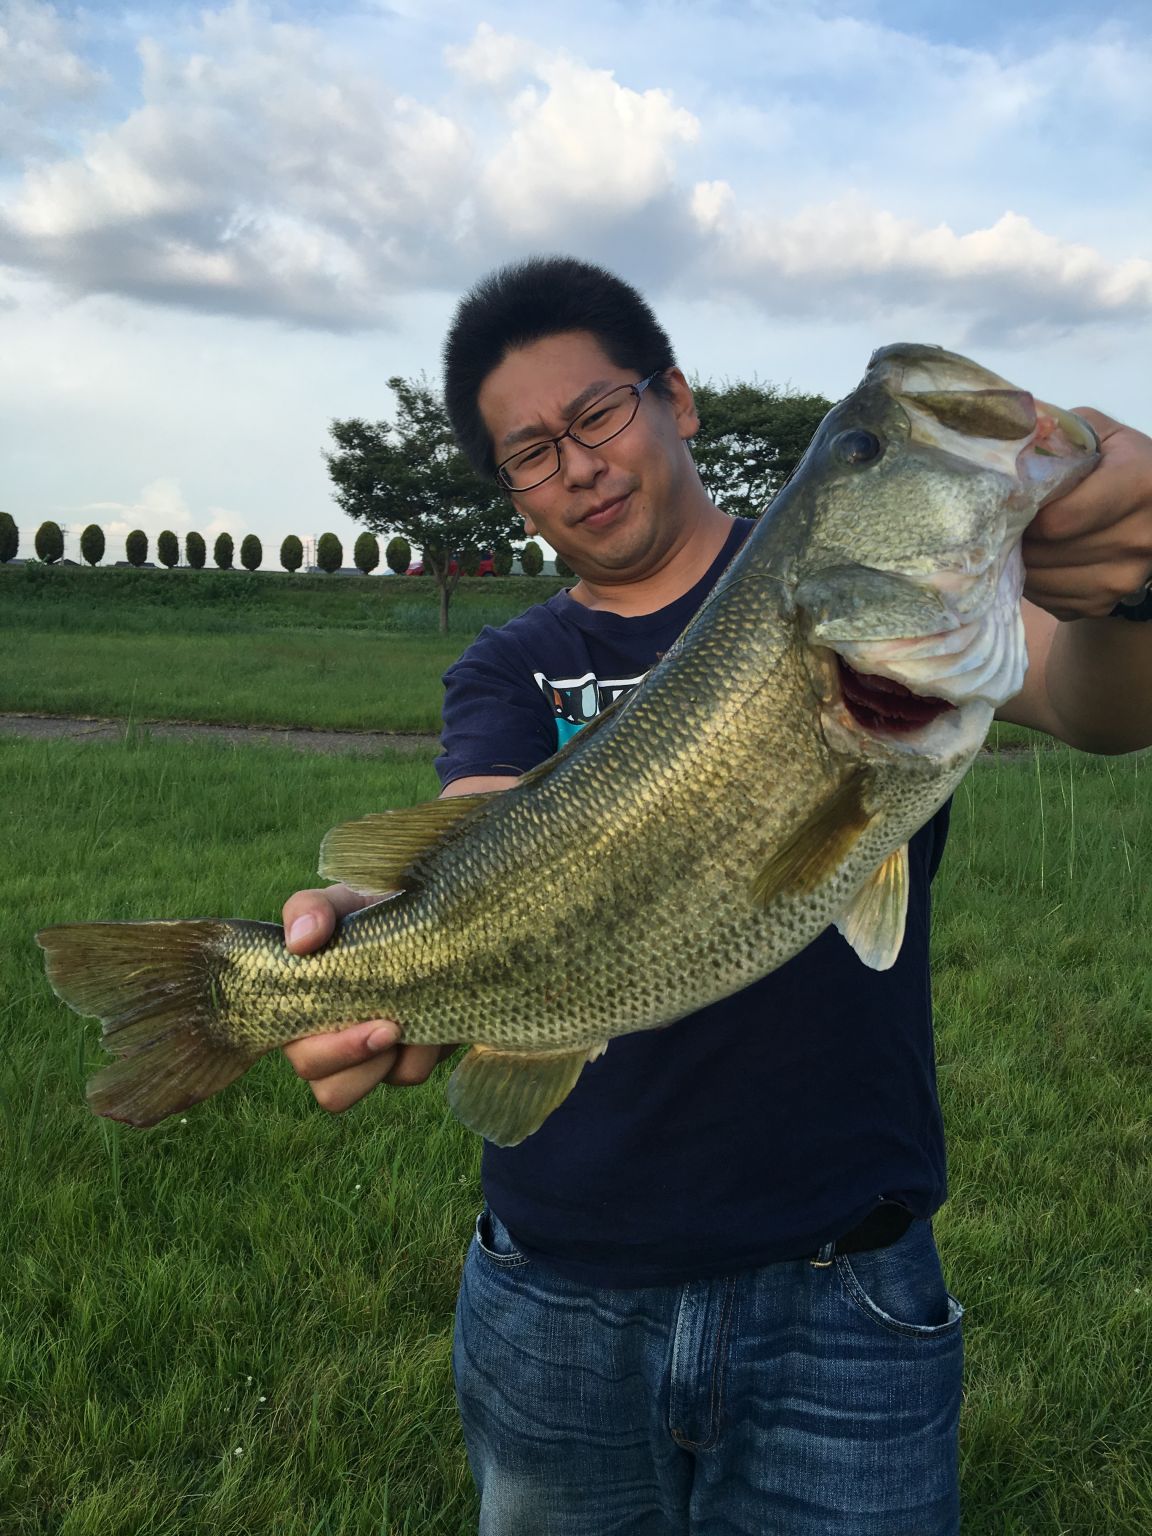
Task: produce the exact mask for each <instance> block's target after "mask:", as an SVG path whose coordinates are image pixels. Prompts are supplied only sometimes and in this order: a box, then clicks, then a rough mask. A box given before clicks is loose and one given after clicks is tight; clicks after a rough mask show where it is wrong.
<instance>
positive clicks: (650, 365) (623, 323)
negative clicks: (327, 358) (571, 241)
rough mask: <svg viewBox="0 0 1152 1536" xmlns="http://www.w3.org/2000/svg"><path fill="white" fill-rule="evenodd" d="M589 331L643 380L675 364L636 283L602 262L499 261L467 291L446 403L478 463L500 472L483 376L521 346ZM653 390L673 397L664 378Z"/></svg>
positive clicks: (450, 358)
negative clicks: (485, 411)
mask: <svg viewBox="0 0 1152 1536" xmlns="http://www.w3.org/2000/svg"><path fill="white" fill-rule="evenodd" d="M562 331H587V332H589V333H590V334H591V335H592V336H594V337H595V338H596V340H597V341H598V342H599V343H600V345H601V346H602V347H603V349H604V351H605V353H606V354H607V355H608V357H610V358H611V360H612V361H613V362H614V363H615V364H616V366H617V367H618V368H627V369H630V370H631V371H633V372H634V373H637V374H638V375H639V376H640V377H641V378H647V377H648V375H649V374H650V373H656V372H657V370H658V369H665V368H674V367H675V366H676V357H675V354H674V353H673V351H672V343H671V342H670V341H669V340H668V336H667V334H666V332H665V331H664V328H663V327H662V326H661V324H660V322H659V321H658V320H657V319H656V316H655V315H654V314H653V313H652V311H651V309H649V307H648V304H647V302H646V301H645V300H644V299H643V298H642V297H641V295H640V294H639V293H638V292H637V291H636V289H635V288H633V287H631V286H630V285H629V284H628V283H626V282H624V281H623V280H622V279H621V278H619V277H615V276H613V274H612V273H611V272H606V271H605V270H604V268H603V267H597V266H593V265H592V264H591V263H589V262H585V261H577V260H575V259H574V258H573V257H571V256H532V257H529V259H528V260H527V261H522V262H517V263H516V264H515V265H512V266H507V267H500V268H498V269H497V270H496V271H495V272H492V273H489V275H488V276H487V277H485V278H482V279H481V280H480V282H478V283H477V284H476V286H475V287H474V288H472V289H471V291H470V292H468V293H467V294H465V296H464V298H463V299H461V301H460V304H459V306H458V307H457V310H456V314H455V316H454V317H453V320H452V325H451V327H450V329H449V331H448V337H447V339H446V341H445V343H444V404H445V406H446V407H447V410H448V419H449V420H450V421H451V423H452V430H453V431H454V432H455V434H456V440H457V442H458V443H459V444H460V447H461V448H462V449H463V450H464V452H465V454H466V455H467V456H468V459H469V462H470V463H471V464H472V466H473V468H474V469H476V470H478V471H479V472H480V473H481V474H486V475H493V474H495V472H496V456H495V454H494V453H493V451H492V441H491V439H490V437H489V435H488V428H487V427H486V426H485V424H484V418H483V417H482V416H481V414H480V407H479V404H478V400H479V395H480V389H481V386H482V385H483V383H484V380H485V379H486V378H487V377H488V375H489V374H490V373H491V372H492V370H493V369H494V368H497V367H499V365H500V364H501V363H502V362H503V360H504V358H505V357H506V356H507V355H508V353H509V352H511V351H513V350H515V348H517V347H523V346H527V345H528V344H529V343H531V342H533V341H541V340H543V338H544V337H546V336H556V335H558V334H559V333H560V332H562ZM652 389H653V390H654V391H655V392H656V393H658V394H661V395H663V396H664V397H665V398H668V396H669V394H670V390H669V388H668V386H667V384H666V383H665V381H664V379H663V378H657V379H654V380H653V381H652Z"/></svg>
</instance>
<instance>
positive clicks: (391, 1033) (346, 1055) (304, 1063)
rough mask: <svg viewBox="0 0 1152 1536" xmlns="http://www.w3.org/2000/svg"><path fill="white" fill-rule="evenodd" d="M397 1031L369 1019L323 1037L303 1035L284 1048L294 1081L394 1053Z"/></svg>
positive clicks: (389, 1023) (388, 1023)
mask: <svg viewBox="0 0 1152 1536" xmlns="http://www.w3.org/2000/svg"><path fill="white" fill-rule="evenodd" d="M399 1038H400V1028H399V1026H398V1025H397V1024H395V1023H393V1022H392V1020H391V1019H369V1020H368V1021H367V1022H366V1023H363V1024H352V1025H349V1027H348V1028H347V1029H337V1030H332V1031H331V1032H329V1033H327V1034H323V1035H306V1036H305V1037H304V1038H303V1039H302V1040H293V1041H292V1042H291V1043H290V1044H288V1045H286V1046H285V1047H284V1054H285V1056H287V1058H288V1060H289V1061H290V1062H291V1063H292V1068H293V1070H294V1071H295V1073H296V1074H297V1076H298V1077H305V1078H307V1079H308V1080H309V1081H312V1080H313V1079H315V1078H321V1077H329V1076H331V1074H332V1073H333V1072H340V1071H343V1070H344V1069H345V1068H347V1067H354V1066H358V1065H360V1063H362V1062H366V1061H371V1060H372V1059H373V1058H379V1057H380V1056H381V1055H382V1054H383V1053H384V1052H391V1051H394V1050H395V1048H396V1044H397V1042H398V1040H399Z"/></svg>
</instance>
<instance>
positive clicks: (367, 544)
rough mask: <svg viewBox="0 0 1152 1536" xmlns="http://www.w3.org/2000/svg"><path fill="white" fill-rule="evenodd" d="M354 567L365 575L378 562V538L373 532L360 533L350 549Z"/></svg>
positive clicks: (374, 567) (372, 569) (373, 568)
mask: <svg viewBox="0 0 1152 1536" xmlns="http://www.w3.org/2000/svg"><path fill="white" fill-rule="evenodd" d="M352 559H353V561H354V562H355V565H356V569H357V570H358V571H363V573H364V575H365V576H367V575H368V574H369V572H371V571H374V570H375V569H376V567H377V566H378V565H379V564H380V540H379V539H378V538H377V537H376V535H375V534H374V533H362V534H361V535H360V537H359V538H358V539H357V540H356V543H355V545H354V547H353V550H352Z"/></svg>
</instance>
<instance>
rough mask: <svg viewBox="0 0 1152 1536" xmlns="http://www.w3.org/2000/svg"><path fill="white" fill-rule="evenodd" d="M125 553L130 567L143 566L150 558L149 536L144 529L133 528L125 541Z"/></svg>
mask: <svg viewBox="0 0 1152 1536" xmlns="http://www.w3.org/2000/svg"><path fill="white" fill-rule="evenodd" d="M124 553H125V554H126V555H127V556H128V564H129V565H143V564H144V562H145V560H147V558H148V535H147V534H146V533H145V532H144V530H143V528H133V530H132V532H131V533H130V534H129V535H128V537H127V538H126V539H125V540H124Z"/></svg>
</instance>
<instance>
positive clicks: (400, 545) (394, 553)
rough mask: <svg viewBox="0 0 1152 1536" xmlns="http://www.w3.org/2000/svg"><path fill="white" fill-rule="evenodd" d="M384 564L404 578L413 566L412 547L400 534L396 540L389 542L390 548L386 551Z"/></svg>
mask: <svg viewBox="0 0 1152 1536" xmlns="http://www.w3.org/2000/svg"><path fill="white" fill-rule="evenodd" d="M384 564H385V565H386V566H387V567H388V569H389V570H390V571H391V572H392V573H393V574H394V575H396V576H403V575H404V574H405V572H406V571H407V569H408V567H409V566H410V565H411V564H412V546H411V544H409V542H408V540H407V539H402V538H401V537H400V535H399V534H397V535H396V537H395V538H394V539H389V540H388V548H387V549H386V550H385V551H384Z"/></svg>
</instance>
